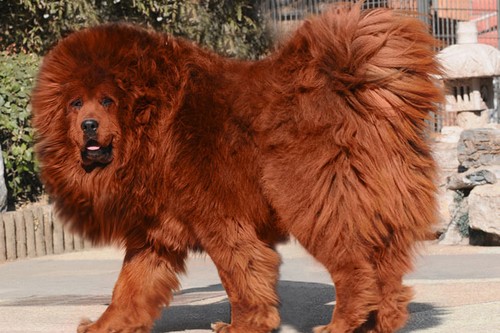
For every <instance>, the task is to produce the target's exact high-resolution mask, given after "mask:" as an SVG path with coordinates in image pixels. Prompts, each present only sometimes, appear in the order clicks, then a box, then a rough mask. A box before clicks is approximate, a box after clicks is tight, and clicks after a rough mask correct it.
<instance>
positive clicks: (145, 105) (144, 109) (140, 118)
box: [133, 96, 156, 125]
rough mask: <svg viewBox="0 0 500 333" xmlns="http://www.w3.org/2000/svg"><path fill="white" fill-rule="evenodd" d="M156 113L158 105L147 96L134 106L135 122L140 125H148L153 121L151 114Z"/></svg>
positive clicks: (138, 100)
mask: <svg viewBox="0 0 500 333" xmlns="http://www.w3.org/2000/svg"><path fill="white" fill-rule="evenodd" d="M155 111H156V105H155V103H154V102H153V101H151V100H150V99H148V98H147V97H146V96H143V97H140V98H139V99H137V100H136V102H135V104H134V109H133V112H134V116H135V121H137V123H138V124H140V125H146V124H147V123H149V120H150V119H151V114H152V113H154V112H155Z"/></svg>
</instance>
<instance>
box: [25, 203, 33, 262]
mask: <svg viewBox="0 0 500 333" xmlns="http://www.w3.org/2000/svg"><path fill="white" fill-rule="evenodd" d="M23 214H24V222H25V225H26V254H27V256H28V257H29V258H33V257H36V245H35V221H34V218H33V210H32V209H27V210H25V211H24V212H23Z"/></svg>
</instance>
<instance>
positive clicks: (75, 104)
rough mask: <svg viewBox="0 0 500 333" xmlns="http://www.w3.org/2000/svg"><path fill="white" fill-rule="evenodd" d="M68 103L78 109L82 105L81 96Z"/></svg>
mask: <svg viewBox="0 0 500 333" xmlns="http://www.w3.org/2000/svg"><path fill="white" fill-rule="evenodd" d="M69 105H71V107H72V108H75V109H80V108H81V107H82V106H83V101H82V99H81V98H77V99H75V100H74V101H72V102H71V103H69Z"/></svg>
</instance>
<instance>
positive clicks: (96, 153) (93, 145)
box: [82, 139, 113, 166]
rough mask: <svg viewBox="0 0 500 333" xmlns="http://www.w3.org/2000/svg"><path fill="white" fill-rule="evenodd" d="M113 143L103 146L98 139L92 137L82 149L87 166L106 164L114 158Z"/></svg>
mask: <svg viewBox="0 0 500 333" xmlns="http://www.w3.org/2000/svg"><path fill="white" fill-rule="evenodd" d="M112 152H113V145H112V143H110V144H109V145H107V146H101V145H100V144H99V143H98V142H97V141H96V140H93V139H90V140H88V141H87V143H86V144H85V147H84V149H83V150H82V161H83V164H84V165H85V166H90V165H95V166H105V165H107V164H109V163H110V162H111V161H112V160H113V154H112Z"/></svg>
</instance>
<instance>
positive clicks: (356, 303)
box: [314, 248, 380, 333]
mask: <svg viewBox="0 0 500 333" xmlns="http://www.w3.org/2000/svg"><path fill="white" fill-rule="evenodd" d="M316 258H317V259H318V260H320V262H322V263H323V264H324V265H325V267H326V268H327V269H328V271H329V272H330V274H331V276H332V279H333V281H334V284H335V294H336V302H335V308H334V311H333V317H332V321H331V323H330V324H328V325H326V326H318V327H316V328H315V329H314V332H315V333H352V332H365V330H363V327H365V326H367V325H369V324H370V323H369V321H371V313H372V312H373V311H375V310H376V309H377V306H378V303H379V301H380V293H379V289H378V286H377V279H376V276H375V274H376V273H375V270H374V268H373V267H372V265H371V264H370V262H369V260H366V259H365V258H363V257H360V256H359V253H356V249H355V248H352V249H346V250H344V251H342V253H338V254H337V255H335V258H334V259H335V261H332V258H330V259H327V258H324V254H323V255H316Z"/></svg>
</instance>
